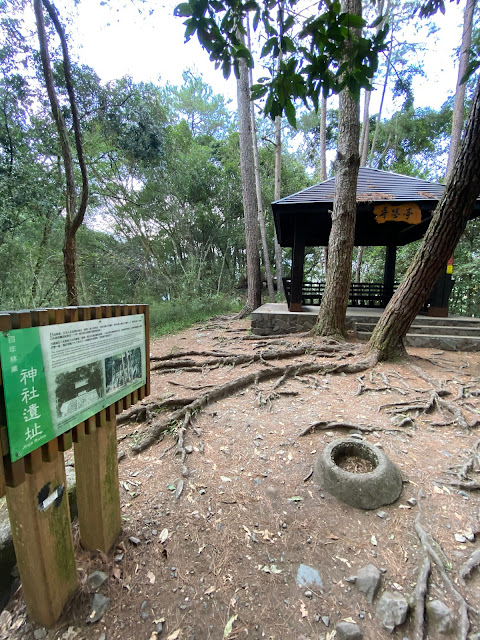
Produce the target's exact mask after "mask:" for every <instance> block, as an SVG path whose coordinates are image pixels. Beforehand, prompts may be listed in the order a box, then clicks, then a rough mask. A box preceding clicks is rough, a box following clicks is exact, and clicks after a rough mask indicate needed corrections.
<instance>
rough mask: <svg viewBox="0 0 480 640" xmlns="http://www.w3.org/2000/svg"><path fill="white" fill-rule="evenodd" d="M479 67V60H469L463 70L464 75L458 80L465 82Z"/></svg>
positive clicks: (461, 82)
mask: <svg viewBox="0 0 480 640" xmlns="http://www.w3.org/2000/svg"><path fill="white" fill-rule="evenodd" d="M479 67H480V60H472V61H471V62H469V63H468V67H467V69H466V71H465V75H464V76H463V78H462V79H461V80H460V84H465V82H467V81H468V80H469V79H470V78H471V77H472V75H473V74H474V73H475V71H476V70H477V69H478V68H479Z"/></svg>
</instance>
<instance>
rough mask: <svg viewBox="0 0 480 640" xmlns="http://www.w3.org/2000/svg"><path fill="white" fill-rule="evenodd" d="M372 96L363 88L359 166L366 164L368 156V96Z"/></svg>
mask: <svg viewBox="0 0 480 640" xmlns="http://www.w3.org/2000/svg"><path fill="white" fill-rule="evenodd" d="M371 96H372V92H371V91H367V90H365V100H364V102H363V123H362V135H361V138H360V166H361V167H364V166H365V165H366V164H367V157H368V143H369V135H370V98H371Z"/></svg>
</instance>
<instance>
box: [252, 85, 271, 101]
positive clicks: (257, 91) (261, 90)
mask: <svg viewBox="0 0 480 640" xmlns="http://www.w3.org/2000/svg"><path fill="white" fill-rule="evenodd" d="M267 91H268V86H266V85H264V84H253V85H252V86H251V88H250V92H251V96H252V100H258V98H263V96H264V95H265V94H266V93H267Z"/></svg>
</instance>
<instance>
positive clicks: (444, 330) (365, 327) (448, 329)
mask: <svg viewBox="0 0 480 640" xmlns="http://www.w3.org/2000/svg"><path fill="white" fill-rule="evenodd" d="M375 324H376V323H375V322H368V323H367V322H356V326H357V331H358V333H372V331H373V329H374V327H375ZM408 333H409V334H410V335H413V334H414V335H424V336H437V335H442V336H460V337H466V338H480V326H476V327H475V326H469V327H464V326H458V325H450V326H443V325H438V326H437V325H425V324H417V323H413V324H412V326H411V327H410V329H409V331H408Z"/></svg>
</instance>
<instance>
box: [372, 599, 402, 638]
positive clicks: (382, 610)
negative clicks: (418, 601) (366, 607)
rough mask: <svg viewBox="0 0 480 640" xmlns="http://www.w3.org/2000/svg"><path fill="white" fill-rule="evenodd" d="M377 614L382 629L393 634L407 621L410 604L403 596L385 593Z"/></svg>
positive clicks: (379, 602) (379, 603)
mask: <svg viewBox="0 0 480 640" xmlns="http://www.w3.org/2000/svg"><path fill="white" fill-rule="evenodd" d="M376 613H377V618H378V619H379V621H380V624H381V625H382V627H383V628H384V629H386V630H387V631H389V632H390V633H392V631H393V630H394V629H395V627H398V626H399V625H400V624H403V623H404V622H405V620H406V619H407V613H408V602H407V601H406V599H405V598H404V597H403V596H399V595H396V594H394V593H390V592H389V591H385V593H384V594H383V595H382V597H381V598H380V600H379V601H378V605H377V611H376Z"/></svg>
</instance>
